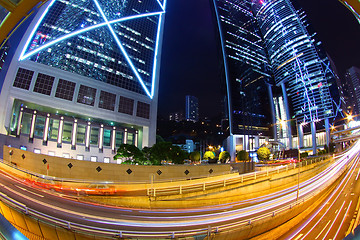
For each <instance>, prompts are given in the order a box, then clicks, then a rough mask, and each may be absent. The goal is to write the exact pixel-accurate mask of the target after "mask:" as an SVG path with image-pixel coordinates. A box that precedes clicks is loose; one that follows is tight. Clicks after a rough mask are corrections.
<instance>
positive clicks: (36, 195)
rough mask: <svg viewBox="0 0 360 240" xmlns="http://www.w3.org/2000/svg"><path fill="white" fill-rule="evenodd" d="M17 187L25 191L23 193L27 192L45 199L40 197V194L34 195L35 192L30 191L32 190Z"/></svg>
mask: <svg viewBox="0 0 360 240" xmlns="http://www.w3.org/2000/svg"><path fill="white" fill-rule="evenodd" d="M15 186H16V187H17V188H20V189H21V190H23V191H25V192H28V193H31V194H34V195H36V196H38V197H44V196H43V195H40V194H38V193H34V192H32V191H30V190H27V189H26V188H23V187H19V186H17V185H15Z"/></svg>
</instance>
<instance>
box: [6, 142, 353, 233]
mask: <svg viewBox="0 0 360 240" xmlns="http://www.w3.org/2000/svg"><path fill="white" fill-rule="evenodd" d="M359 149H360V142H359V141H358V142H356V143H355V144H354V145H353V147H352V148H350V149H349V150H348V151H347V152H346V154H341V155H339V156H337V157H336V159H337V160H336V161H334V162H333V163H331V164H330V165H329V166H328V167H327V168H326V169H325V170H324V171H322V172H321V173H320V174H318V175H316V176H315V177H313V178H311V179H308V180H307V181H304V182H302V183H301V184H300V186H299V187H300V188H299V201H296V195H297V186H293V187H291V188H288V189H286V190H283V191H280V192H277V193H274V194H269V195H267V196H264V197H259V198H255V201H253V200H254V199H252V200H246V201H240V202H236V203H235V204H224V205H216V206H211V207H206V208H195V209H174V210H171V209H167V210H162V211H159V210H155V211H150V210H148V211H144V210H141V211H136V210H132V209H127V213H125V212H123V213H120V214H113V217H106V216H105V215H102V211H99V212H97V213H96V215H95V214H89V213H85V212H81V211H80V210H77V211H73V210H69V209H64V208H60V207H56V206H53V205H50V204H47V203H44V202H41V201H39V200H34V199H33V198H31V197H29V196H25V195H23V194H22V193H19V192H18V191H15V190H14V189H11V188H9V187H6V186H2V187H4V188H5V189H6V190H8V191H10V192H12V193H13V194H17V195H19V196H20V197H24V198H25V199H27V200H29V201H32V202H36V204H39V205H42V206H44V207H46V208H47V210H49V209H55V210H56V212H60V213H62V214H65V215H72V217H73V218H74V219H79V223H78V225H79V226H80V225H81V224H82V223H87V224H86V226H89V227H90V226H99V225H104V228H103V229H104V230H109V231H110V230H111V229H112V230H114V229H117V230H118V229H119V227H121V228H133V229H141V231H137V233H139V234H140V233H148V232H151V233H152V234H155V233H159V234H160V229H169V231H173V232H181V234H185V235H186V234H190V233H189V232H194V231H197V230H199V231H200V230H201V231H203V230H204V228H207V227H208V226H216V227H218V228H219V230H224V229H225V230H226V229H230V228H234V227H238V226H241V225H247V224H249V223H250V224H251V223H252V222H253V221H257V220H259V219H263V218H267V217H271V216H274V215H272V214H275V212H276V213H277V212H281V211H284V210H285V209H289V206H294V205H297V204H300V203H301V202H302V201H303V200H304V199H306V200H308V199H311V198H313V197H314V196H315V194H316V193H319V192H320V191H323V190H325V189H326V188H327V187H328V186H330V185H331V184H333V183H334V182H335V181H336V180H337V179H338V177H339V176H340V175H341V174H343V173H344V172H345V171H346V170H347V169H349V170H348V171H346V174H345V177H344V178H343V179H342V180H341V181H340V183H339V185H338V186H337V187H336V188H335V190H334V191H333V193H332V194H330V196H329V197H328V198H327V200H329V199H332V198H333V197H335V200H336V199H337V198H338V197H339V195H337V196H336V194H337V193H338V191H340V192H341V191H342V190H343V189H344V187H345V185H346V183H348V181H349V180H350V178H351V177H352V176H353V175H354V174H355V170H354V169H355V168H356V165H357V164H358V162H359ZM0 186H1V185H0ZM249 204H252V205H251V206H248V205H249ZM88 206H89V207H91V205H90V204H89V205H88ZM325 206H326V204H323V205H322V206H321V207H320V209H319V210H318V211H317V212H316V214H314V215H312V216H311V218H310V221H311V220H313V219H314V218H315V216H316V215H317V214H318V213H320V211H321V210H322V209H323V208H324V207H325ZM332 206H333V203H332V204H331V205H330V206H329V207H328V209H327V211H329V209H331V207H332ZM237 207H238V208H239V209H235V208H237ZM103 208H104V209H111V207H103ZM99 209H101V208H99ZM114 209H115V208H114ZM224 210H225V211H224ZM132 211H133V212H132ZM207 211H209V212H207ZM211 211H212V212H211ZM327 211H326V212H327ZM143 213H147V214H152V215H150V216H141V214H143ZM157 213H161V214H163V215H164V216H155V215H156V214H157ZM44 214H45V213H44ZM137 214H139V215H137ZM173 214H180V215H179V216H174V215H173ZM186 214H189V215H186ZM325 214H326V213H325ZM325 214H324V215H325ZM339 214H340V211H339V212H338V215H339ZM125 216H126V217H127V218H128V219H124V218H125ZM84 218H85V219H84ZM319 221H320V220H319ZM319 221H318V222H319ZM72 224H75V223H72ZM307 224H309V221H308V222H307V223H306V225H307ZM317 224H318V223H316V224H315V225H314V226H313V228H315V226H316V225H317ZM333 224H334V223H332V224H331V226H332V225H333ZM184 227H186V228H185V229H184ZM304 227H305V225H303V226H301V229H300V230H298V231H296V233H295V234H293V235H292V238H294V237H295V236H297V238H300V239H303V238H305V237H306V236H307V234H302V235H301V236H300V235H299V234H301V233H300V232H301V230H302V229H303V228H304ZM330 228H331V227H330ZM147 230H148V231H147ZM323 231H325V230H323ZM162 233H164V232H162ZM327 234H328V232H327V233H326V235H327ZM152 236H153V235H152ZM299 236H300V237H299Z"/></svg>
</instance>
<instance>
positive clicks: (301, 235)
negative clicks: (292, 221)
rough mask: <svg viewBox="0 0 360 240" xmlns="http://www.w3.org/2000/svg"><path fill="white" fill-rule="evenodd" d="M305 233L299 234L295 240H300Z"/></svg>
mask: <svg viewBox="0 0 360 240" xmlns="http://www.w3.org/2000/svg"><path fill="white" fill-rule="evenodd" d="M303 235H304V234H302V233H301V234H300V235H299V236H297V237H296V238H295V239H294V240H298V239H299V238H301V237H302V236H303Z"/></svg>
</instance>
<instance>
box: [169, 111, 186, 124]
mask: <svg viewBox="0 0 360 240" xmlns="http://www.w3.org/2000/svg"><path fill="white" fill-rule="evenodd" d="M169 120H170V121H175V122H181V121H183V120H184V114H183V113H182V112H174V113H170V114H169Z"/></svg>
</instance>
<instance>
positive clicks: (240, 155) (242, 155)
mask: <svg viewBox="0 0 360 240" xmlns="http://www.w3.org/2000/svg"><path fill="white" fill-rule="evenodd" d="M236 159H237V160H238V161H247V160H249V153H248V152H247V151H245V150H241V151H239V152H238V153H237V154H236Z"/></svg>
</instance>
